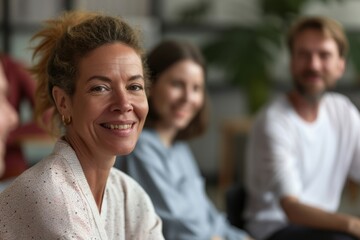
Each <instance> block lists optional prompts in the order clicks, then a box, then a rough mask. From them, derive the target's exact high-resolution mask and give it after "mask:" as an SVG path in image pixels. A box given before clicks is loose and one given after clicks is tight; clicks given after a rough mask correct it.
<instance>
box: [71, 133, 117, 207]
mask: <svg viewBox="0 0 360 240" xmlns="http://www.w3.org/2000/svg"><path fill="white" fill-rule="evenodd" d="M65 140H66V141H67V142H68V143H69V144H70V146H71V147H72V148H73V149H74V151H75V153H76V156H77V158H78V159H79V162H80V165H81V168H82V170H83V172H84V175H85V178H86V180H87V182H88V184H89V187H90V189H91V192H92V194H93V197H94V199H95V202H96V205H97V207H98V210H99V212H101V205H102V200H103V196H104V192H105V187H106V182H107V179H108V176H109V173H110V169H111V167H112V166H113V165H114V163H115V156H98V155H96V154H90V153H89V152H88V151H86V148H84V147H80V146H81V144H79V143H78V142H77V141H72V139H71V138H69V137H65ZM107 159H108V160H107Z"/></svg>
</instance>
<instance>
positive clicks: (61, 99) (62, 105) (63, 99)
mask: <svg viewBox="0 0 360 240" xmlns="http://www.w3.org/2000/svg"><path fill="white" fill-rule="evenodd" d="M52 96H53V99H54V101H55V105H56V108H57V110H58V112H59V113H60V115H63V116H71V101H70V97H69V96H68V95H67V94H66V93H65V91H64V90H63V89H61V88H59V87H58V86H54V87H53V89H52Z"/></svg>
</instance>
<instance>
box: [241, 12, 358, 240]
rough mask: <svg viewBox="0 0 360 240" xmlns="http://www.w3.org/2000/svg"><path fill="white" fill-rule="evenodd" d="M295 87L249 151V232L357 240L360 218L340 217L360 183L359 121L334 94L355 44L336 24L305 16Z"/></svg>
mask: <svg viewBox="0 0 360 240" xmlns="http://www.w3.org/2000/svg"><path fill="white" fill-rule="evenodd" d="M287 40H288V47H289V51H290V61H291V63H290V69H291V74H292V77H293V82H294V87H293V89H292V90H291V91H290V92H288V93H286V94H284V95H282V96H281V97H279V98H277V99H276V100H275V101H273V102H272V103H270V104H269V105H268V106H267V107H266V108H265V109H263V110H262V111H261V112H260V113H259V115H258V116H257V119H256V121H255V124H254V126H253V129H252V132H251V134H250V139H249V145H248V152H247V161H246V165H247V190H248V195H249V199H248V206H247V209H246V212H245V217H246V219H247V226H246V227H247V230H248V231H249V232H250V233H251V234H253V235H254V237H255V238H256V239H269V240H275V239H277V240H278V239H292V240H297V239H307V240H309V239H316V240H321V239H327V240H331V239H339V240H340V239H357V238H360V219H359V218H357V217H354V216H350V215H345V214H340V213H336V210H337V209H338V206H339V203H340V199H341V194H342V190H343V187H344V184H345V182H346V179H347V178H348V177H350V178H352V179H353V180H355V181H357V182H359V181H360V116H359V112H358V110H357V108H356V107H355V106H354V105H353V104H352V103H351V101H350V100H349V99H348V98H347V97H345V96H343V95H341V94H338V93H333V92H329V90H331V89H332V88H333V87H334V86H335V84H336V82H337V81H338V80H339V79H340V78H341V77H342V75H343V73H344V70H345V65H346V60H345V56H346V52H347V48H348V42H347V39H346V36H345V33H344V30H343V28H342V27H341V26H340V24H338V23H337V22H336V21H334V20H332V19H328V18H323V17H305V18H302V19H300V20H299V21H297V22H296V23H295V24H294V25H293V27H292V28H291V29H290V31H289V35H288V39H287Z"/></svg>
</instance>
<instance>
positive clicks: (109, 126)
mask: <svg viewBox="0 0 360 240" xmlns="http://www.w3.org/2000/svg"><path fill="white" fill-rule="evenodd" d="M105 127H107V128H109V129H112V130H113V129H121V130H124V129H129V128H131V124H122V125H117V124H106V125H105Z"/></svg>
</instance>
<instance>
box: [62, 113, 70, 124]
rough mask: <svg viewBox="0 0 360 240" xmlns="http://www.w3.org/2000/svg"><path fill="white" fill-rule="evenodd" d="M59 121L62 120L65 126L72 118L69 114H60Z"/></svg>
mask: <svg viewBox="0 0 360 240" xmlns="http://www.w3.org/2000/svg"><path fill="white" fill-rule="evenodd" d="M61 121H62V122H63V124H64V126H67V125H69V124H70V123H71V121H72V118H71V116H69V117H65V116H64V115H61Z"/></svg>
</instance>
